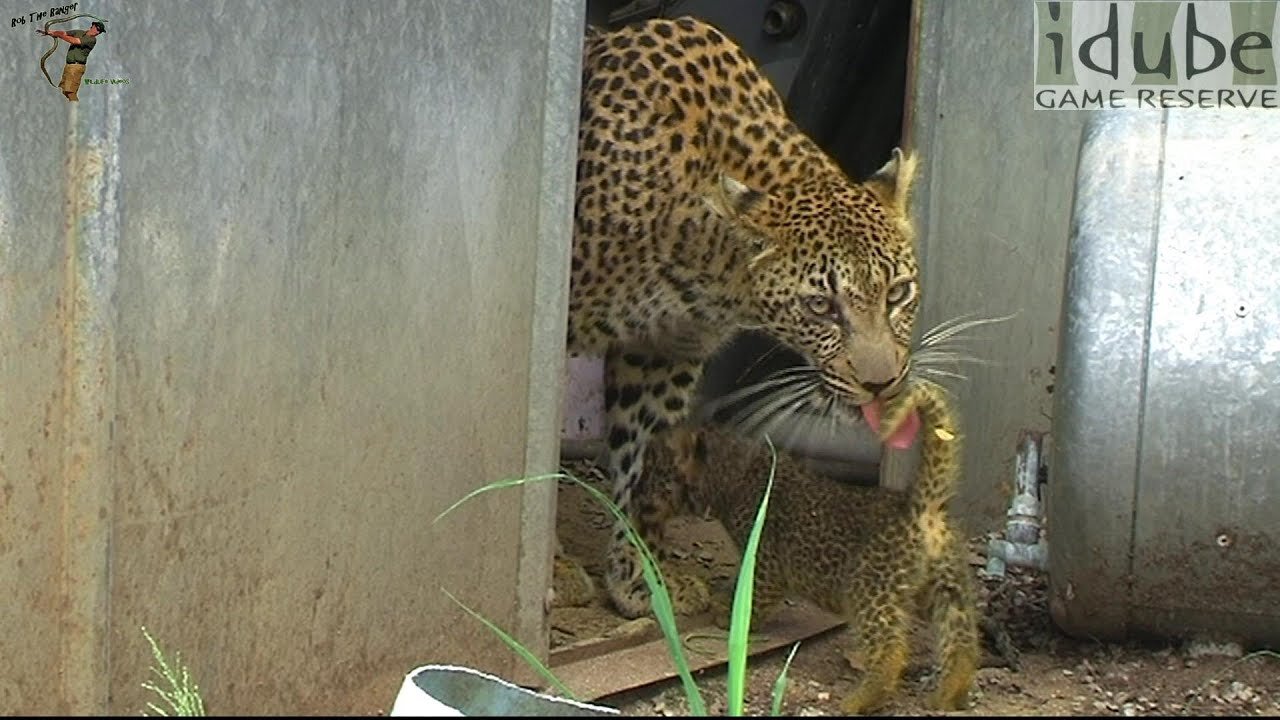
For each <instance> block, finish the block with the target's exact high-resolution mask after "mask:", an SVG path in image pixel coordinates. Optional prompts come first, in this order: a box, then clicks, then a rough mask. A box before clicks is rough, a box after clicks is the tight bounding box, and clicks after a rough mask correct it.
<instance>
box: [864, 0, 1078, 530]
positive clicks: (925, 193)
mask: <svg viewBox="0 0 1280 720" xmlns="http://www.w3.org/2000/svg"><path fill="white" fill-rule="evenodd" d="M1034 12H1035V8H1034V6H1032V5H1031V4H1029V3H1010V2H995V3H988V2H949V1H946V0H917V9H916V14H917V29H916V36H915V43H916V45H915V51H914V53H913V55H914V58H915V59H914V62H915V72H914V74H913V78H914V80H913V89H912V92H911V95H910V97H911V106H912V113H911V121H910V124H909V128H908V131H909V136H908V140H907V141H906V144H907V145H911V146H914V147H915V148H916V149H918V150H919V151H920V152H921V153H922V160H923V162H922V165H921V169H920V176H919V184H918V185H917V192H916V195H915V213H916V218H917V223H918V227H919V237H920V250H921V261H922V272H923V275H924V287H923V300H922V306H921V308H922V309H921V313H922V314H921V317H920V318H919V328H918V329H919V330H920V331H923V330H925V329H927V328H929V327H931V326H933V325H934V324H936V323H938V322H941V321H943V320H948V319H951V318H954V317H956V316H957V315H962V314H973V315H976V316H982V317H1001V316H1005V315H1009V314H1012V313H1017V315H1016V317H1014V318H1013V319H1011V320H1008V321H1007V322H1002V323H999V324H997V325H992V326H987V327H986V328H978V329H975V330H973V331H972V332H971V333H970V337H971V340H970V341H969V342H968V344H967V348H966V349H967V350H968V352H969V353H970V354H972V355H974V356H976V357H978V358H980V359H982V360H983V361H984V362H985V363H986V364H982V365H976V364H965V365H961V366H960V369H961V370H962V371H963V372H964V374H966V375H967V376H968V378H969V380H968V382H953V383H950V386H951V387H952V388H953V389H955V390H956V392H957V395H958V397H959V402H960V409H961V412H962V413H963V416H964V418H965V421H966V422H967V423H968V425H969V433H968V444H967V453H966V458H965V481H964V484H963V485H962V487H961V491H960V496H959V500H958V502H957V511H958V513H959V514H960V515H961V517H964V518H967V519H968V524H969V525H970V526H971V529H973V530H979V529H981V528H987V527H991V526H993V525H994V524H995V523H997V522H1000V521H1002V520H1003V517H1004V511H1005V509H1006V507H1007V506H1008V502H1009V498H1010V495H1011V492H1012V483H1013V468H1014V455H1015V453H1016V451H1017V443H1018V438H1019V435H1020V433H1021V432H1022V431H1024V430H1030V431H1035V432H1047V431H1048V430H1049V425H1050V410H1051V407H1052V401H1053V396H1052V386H1053V385H1054V377H1053V372H1054V357H1055V354H1056V352H1057V332H1058V315H1059V308H1060V307H1061V299H1062V274H1063V269H1064V265H1063V263H1064V258H1065V255H1066V247H1067V235H1068V232H1069V228H1070V211H1071V196H1072V188H1073V184H1074V182H1075V164H1076V154H1077V149H1078V146H1079V139H1080V128H1081V127H1082V123H1083V122H1084V120H1085V118H1086V117H1087V114H1086V113H1076V112H1046V111H1037V110H1035V109H1034V108H1033V106H1032V99H1031V95H1030V93H1031V68H1032V65H1031V63H1032V55H1031V46H1030V44H1029V43H1028V42H1023V41H1022V39H1023V38H1030V37H1031V33H1032V20H1033V15H1032V13H1034ZM892 455H897V454H896V453H894V454H892ZM887 465H888V464H887ZM891 467H895V470H894V471H893V472H887V473H886V477H885V478H884V482H885V483H886V484H890V485H899V486H901V485H903V484H904V483H905V482H906V477H905V470H904V468H909V465H907V464H902V465H898V466H891Z"/></svg>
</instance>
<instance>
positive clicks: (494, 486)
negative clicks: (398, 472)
mask: <svg viewBox="0 0 1280 720" xmlns="http://www.w3.org/2000/svg"><path fill="white" fill-rule="evenodd" d="M566 479H567V480H573V481H574V482H579V481H578V479H577V478H575V477H571V476H569V475H565V474H564V473H549V474H547V475H534V476H531V477H520V478H508V479H506V480H496V481H494V482H491V483H489V484H488V485H485V486H483V487H478V488H476V489H475V490H472V491H471V492H469V493H467V494H466V495H463V496H462V499H461V500H459V501H457V502H455V503H454V504H452V505H450V506H449V507H447V508H445V510H444V512H442V513H440V514H439V515H437V516H436V519H435V520H432V521H431V522H432V523H436V522H439V521H440V518H442V517H444V516H445V515H448V514H449V513H451V512H453V511H454V510H455V509H456V508H457V507H458V506H459V505H461V504H462V503H464V502H466V501H468V500H470V499H471V498H473V497H475V496H477V495H480V494H482V493H487V492H489V491H490V490H502V489H503V488H509V487H515V486H516V485H524V484H525V483H528V482H542V481H544V480H566ZM579 484H581V483H580V482H579Z"/></svg>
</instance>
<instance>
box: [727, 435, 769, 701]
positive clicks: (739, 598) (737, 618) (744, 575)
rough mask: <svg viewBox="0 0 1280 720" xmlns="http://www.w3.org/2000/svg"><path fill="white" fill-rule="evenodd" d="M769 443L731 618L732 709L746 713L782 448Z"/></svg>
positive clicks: (735, 589) (730, 681) (730, 688)
mask: <svg viewBox="0 0 1280 720" xmlns="http://www.w3.org/2000/svg"><path fill="white" fill-rule="evenodd" d="M764 439H765V442H766V443H768V444H769V453H770V456H771V457H770V461H769V481H768V483H766V485H765V488H764V497H762V498H761V499H760V507H759V508H758V509H757V510H756V521H755V524H754V525H752V526H751V537H749V538H748V539H747V546H746V548H744V549H743V552H742V567H741V568H740V569H739V570H738V584H737V587H735V588H734V591H733V614H732V616H731V617H730V620H729V677H728V685H729V689H728V694H729V698H728V713H729V715H733V716H739V715H742V705H743V699H744V696H745V694H746V686H747V643H748V638H747V635H748V634H749V633H750V630H751V598H752V592H753V588H754V585H755V577H756V550H757V548H759V546H760V533H761V532H762V531H763V530H764V517H765V510H766V509H767V508H768V507H769V493H770V492H771V491H772V490H773V473H774V470H775V469H776V468H777V464H778V452H777V450H776V449H775V448H774V447H773V441H772V440H770V439H769V436H768V435H766V436H765V438H764Z"/></svg>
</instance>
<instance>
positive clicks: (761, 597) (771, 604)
mask: <svg viewBox="0 0 1280 720" xmlns="http://www.w3.org/2000/svg"><path fill="white" fill-rule="evenodd" d="M739 552H741V550H739ZM782 571H783V568H782V566H781V563H780V562H779V561H778V560H776V559H774V558H773V557H772V556H770V555H769V554H768V552H767V549H766V548H764V547H761V548H760V549H759V550H758V551H757V553H756V572H755V582H754V583H753V585H752V589H751V630H750V632H752V633H755V632H757V631H758V630H759V629H760V628H761V627H762V626H764V625H766V624H767V623H768V622H769V620H771V619H772V618H773V616H774V615H776V614H777V612H778V610H780V609H781V608H782V601H783V600H784V599H786V587H784V586H783V584H782V578H783V577H784V576H783V574H782ZM736 589H737V583H736V582H735V583H734V590H731V591H730V594H729V595H728V596H727V597H726V596H723V595H721V596H717V597H716V598H715V599H714V601H713V602H712V610H713V611H714V617H713V620H714V622H715V624H716V625H717V626H718V627H720V628H728V627H729V621H730V620H731V619H732V616H733V594H732V593H734V592H736Z"/></svg>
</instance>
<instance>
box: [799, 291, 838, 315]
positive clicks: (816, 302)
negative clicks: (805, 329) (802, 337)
mask: <svg viewBox="0 0 1280 720" xmlns="http://www.w3.org/2000/svg"><path fill="white" fill-rule="evenodd" d="M804 304H805V307H807V308H809V312H811V313H813V314H814V315H817V316H819V317H827V316H829V315H831V299H830V298H828V297H827V296H826V295H810V296H809V297H807V298H805V299H804Z"/></svg>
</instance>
